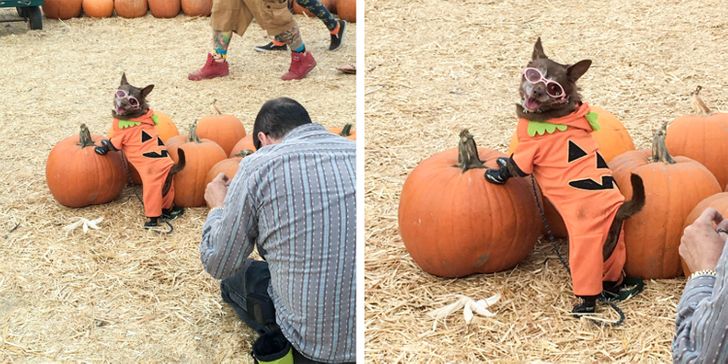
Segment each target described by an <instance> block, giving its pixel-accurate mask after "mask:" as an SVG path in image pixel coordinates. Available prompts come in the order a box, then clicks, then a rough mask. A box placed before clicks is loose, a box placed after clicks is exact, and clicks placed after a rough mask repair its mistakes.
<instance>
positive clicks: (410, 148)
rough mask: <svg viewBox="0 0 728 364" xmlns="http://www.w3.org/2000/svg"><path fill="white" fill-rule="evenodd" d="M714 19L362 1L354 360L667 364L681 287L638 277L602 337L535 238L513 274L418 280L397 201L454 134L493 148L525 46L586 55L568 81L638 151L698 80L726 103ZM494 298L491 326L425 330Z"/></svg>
mask: <svg viewBox="0 0 728 364" xmlns="http://www.w3.org/2000/svg"><path fill="white" fill-rule="evenodd" d="M727 15H728V9H726V7H725V6H722V4H721V3H720V2H719V1H704V2H697V1H692V2H682V1H667V2H660V4H659V5H656V3H654V2H652V1H623V0H617V1H608V2H602V1H584V2H570V1H522V0H515V1H481V0H478V1H472V0H466V1H438V0H413V1H408V2H404V3H403V2H398V3H395V2H391V1H383V0H367V1H366V19H367V24H366V25H367V36H366V47H365V52H366V67H367V73H366V91H365V94H366V120H365V125H366V162H365V163H366V191H365V193H366V197H365V201H366V250H365V251H366V253H365V267H366V275H365V288H366V292H365V297H366V303H365V307H366V310H365V312H366V319H365V321H366V354H367V359H368V360H367V361H368V362H382V363H384V362H403V363H404V362H407V363H412V362H433V363H440V362H483V361H486V362H531V361H533V362H539V361H545V362H552V363H585V362H611V361H615V362H629V363H638V362H646V363H649V362H668V361H670V360H671V359H670V343H671V339H672V336H673V332H674V317H675V307H676V305H677V302H678V300H679V297H680V294H681V291H682V288H683V286H684V279H674V280H661V281H649V282H647V289H646V291H645V292H644V293H643V294H642V295H641V296H639V297H637V298H635V299H633V300H631V301H629V302H627V303H625V304H623V305H622V308H623V310H624V311H625V312H626V314H627V321H626V323H625V324H624V325H623V326H621V327H618V328H614V329H600V328H598V327H596V326H595V325H593V324H591V323H589V322H583V321H579V320H576V319H573V318H571V317H570V316H569V315H568V311H569V310H570V308H571V306H572V305H573V304H574V303H575V300H574V298H573V296H572V294H571V288H570V285H569V277H568V276H567V274H566V272H565V270H564V268H563V267H561V265H560V263H559V262H558V260H557V259H556V256H555V255H554V254H553V253H552V250H551V248H550V246H549V245H545V243H543V242H542V243H540V245H538V246H537V248H536V250H535V252H534V253H533V254H531V256H530V257H529V258H527V259H526V260H525V261H524V262H523V263H522V264H521V265H519V266H518V267H517V268H515V269H513V270H511V271H507V272H502V273H497V274H489V275H476V276H472V277H468V278H463V279H440V278H437V277H433V276H431V275H428V274H426V273H424V272H423V271H422V270H421V269H419V268H418V267H417V266H416V265H415V263H414V262H413V261H412V259H411V258H410V256H409V255H408V253H407V251H406V250H405V249H404V245H403V243H402V241H401V239H400V237H399V234H398V230H397V208H398V200H399V193H400V191H401V188H402V184H403V183H404V180H405V178H406V176H407V174H408V173H409V172H410V171H411V170H412V169H413V168H414V167H415V166H416V165H417V163H419V162H420V161H422V160H423V159H425V158H427V157H428V156H430V155H432V154H434V153H436V152H438V151H441V150H444V149H449V148H454V147H455V146H456V145H457V141H458V138H457V134H458V132H459V131H460V130H461V129H462V128H468V129H469V130H470V131H471V133H472V134H473V135H475V137H476V141H477V142H478V143H479V145H480V146H485V147H489V148H495V149H498V150H501V151H506V150H507V145H508V144H507V143H508V141H509V138H510V137H511V135H512V132H513V129H514V125H515V116H514V115H515V106H514V103H515V102H516V101H517V87H518V84H519V72H520V70H521V69H522V67H523V66H524V65H525V64H526V62H527V60H528V59H529V57H530V55H531V50H532V47H533V43H534V41H535V40H536V37H538V36H541V37H542V39H543V42H544V47H545V51H546V54H547V55H549V56H551V57H552V58H554V59H555V60H557V61H561V62H562V63H567V62H576V61H578V60H581V59H584V58H590V59H592V60H593V61H594V63H593V65H592V67H591V69H590V70H589V71H588V72H587V73H586V75H585V76H584V77H583V78H582V79H581V80H580V81H579V84H580V85H581V86H582V88H583V95H584V97H585V100H587V101H589V102H590V103H592V104H595V105H600V106H603V107H605V108H606V109H607V110H610V111H611V112H612V113H614V114H615V115H617V116H618V117H619V118H620V120H622V121H623V122H624V124H625V126H626V127H627V129H628V130H629V132H630V134H631V135H632V137H633V139H634V141H635V144H636V145H637V146H638V148H646V147H648V142H649V137H650V135H651V133H652V132H653V130H654V129H655V128H656V127H657V126H658V125H660V123H662V122H663V121H665V120H671V119H674V118H675V117H677V116H678V115H682V114H685V113H689V112H691V107H690V100H689V93H690V92H691V91H692V90H693V89H694V88H695V86H696V85H703V86H704V87H705V91H706V95H705V97H706V98H707V99H708V100H710V103H711V104H712V105H713V107H714V108H715V109H717V110H726V109H728V93H726V92H725V90H726V86H728V78H726V77H725V75H726V73H727V72H728V69H727V68H726V63H725V60H724V57H723V54H724V43H725V42H724V39H725V37H726V36H727V35H728V21H726V19H728V17H727ZM432 193H437V191H432ZM648 194H649V191H648ZM503 213H508V212H507V211H504V212H503ZM644 228H646V229H659V228H660V227H659V226H645V227H644ZM495 293H501V294H502V295H503V299H502V300H501V302H499V303H498V304H496V306H495V307H494V310H495V311H496V313H497V316H496V317H495V318H492V319H486V318H480V317H476V318H475V319H474V321H473V322H472V323H471V325H470V326H469V327H467V326H466V325H465V324H464V322H463V319H462V315H454V316H451V317H450V318H448V319H447V320H446V321H445V322H444V324H445V326H443V325H442V324H440V325H439V326H438V328H437V329H436V330H434V331H433V330H432V324H433V322H432V321H431V320H430V319H429V318H428V317H427V315H426V312H428V311H430V310H432V309H435V308H440V307H442V306H444V305H446V304H449V303H451V302H453V301H455V299H456V298H455V295H456V294H465V295H468V296H471V297H474V298H476V299H477V298H485V297H488V296H490V295H492V294H495Z"/></svg>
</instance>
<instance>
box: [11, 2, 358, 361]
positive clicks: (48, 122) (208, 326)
mask: <svg viewBox="0 0 728 364" xmlns="http://www.w3.org/2000/svg"><path fill="white" fill-rule="evenodd" d="M14 13H15V9H7V8H4V9H0V14H3V15H12V14H14ZM296 18H297V20H298V21H299V24H300V25H301V28H302V32H303V36H304V40H305V41H306V45H307V48H308V49H309V50H311V51H312V52H313V54H314V56H315V58H316V59H317V61H318V67H317V68H316V69H315V70H314V71H313V72H312V73H311V74H310V75H309V77H308V78H306V79H304V80H302V81H295V82H284V81H281V80H280V79H279V77H280V76H281V75H282V74H283V73H284V72H286V71H287V70H288V65H289V62H290V56H289V54H288V53H285V52H284V53H278V54H259V53H256V52H254V51H253V46H254V45H258V44H265V43H266V42H268V40H269V38H268V36H267V35H266V34H265V32H264V31H262V30H261V29H260V28H259V27H258V26H257V25H252V26H251V27H250V28H249V31H248V34H246V36H245V37H244V38H239V37H235V38H234V40H233V42H232V45H231V48H230V52H231V56H230V61H231V77H227V78H224V79H217V80H212V81H204V82H200V83H193V82H191V81H188V80H187V79H186V76H187V73H188V72H190V71H193V70H195V69H197V68H198V67H199V66H201V65H202V63H203V62H204V59H205V54H206V52H207V51H208V50H210V47H211V44H210V29H209V23H208V19H207V18H188V17H185V16H178V17H177V18H173V19H165V20H162V19H155V18H153V17H151V16H149V15H148V16H146V17H144V18H139V19H131V20H126V19H122V18H117V17H114V18H109V19H101V20H95V19H90V18H77V19H71V20H67V21H62V22H61V21H56V20H45V22H44V30H42V31H28V30H26V27H25V25H24V24H23V23H0V52H2V55H0V74H2V83H0V91H2V95H3V96H2V97H0V134H2V135H3V136H4V137H5V139H4V142H3V143H2V145H1V146H0V165H2V170H0V180H1V181H3V182H2V185H3V188H2V194H1V195H0V239H1V240H0V241H1V243H0V256H2V257H3V259H1V260H0V362H13V361H21V362H26V361H27V362H49V361H64V362H65V361H82V362H116V363H124V362H185V363H187V362H192V363H200V362H238V363H239V362H248V361H252V360H250V359H249V352H250V348H251V344H252V341H253V340H254V337H255V335H254V334H253V332H252V331H250V330H249V329H247V328H246V327H245V326H244V325H243V324H242V323H240V322H239V320H238V319H237V317H236V316H235V314H234V312H233V311H232V310H231V309H229V308H228V307H226V306H224V305H223V302H222V300H221V299H220V295H219V288H218V282H217V281H216V280H214V279H212V278H210V276H209V275H208V274H207V273H205V272H204V270H203V268H202V265H201V264H200V260H199V251H198V244H199V238H200V231H201V227H202V224H203V222H204V220H205V217H206V211H207V210H206V209H204V208H196V209H190V210H187V212H186V214H185V215H184V216H183V217H182V218H180V219H179V220H175V221H174V222H173V225H174V228H175V231H174V233H173V234H172V235H169V236H159V235H157V234H156V233H153V232H148V231H144V230H143V229H142V224H143V223H144V217H143V212H142V207H141V203H140V202H139V201H138V199H137V197H136V196H135V194H134V189H133V188H127V189H126V190H125V191H124V193H123V195H122V196H121V198H120V199H118V200H117V201H115V202H113V203H110V204H107V205H102V206H96V207H88V208H82V209H70V208H65V207H63V206H60V205H59V204H58V203H56V202H55V200H54V199H53V198H52V196H51V195H50V193H49V191H48V188H47V187H46V183H45V161H46V158H47V156H48V153H49V151H50V149H51V147H52V146H53V145H54V144H55V143H56V142H58V141H59V140H61V139H62V138H65V137H67V136H69V135H71V134H74V133H78V129H79V125H80V124H81V123H86V124H87V125H88V126H89V128H90V129H91V131H92V133H98V134H105V133H106V131H107V130H108V129H109V127H110V125H111V117H110V111H111V105H112V97H113V96H112V95H113V92H114V90H115V89H116V86H117V85H118V84H119V80H120V77H121V73H122V71H126V74H127V77H128V79H129V82H130V83H132V84H133V85H137V86H142V85H146V84H149V83H153V84H155V88H154V91H153V92H152V94H151V95H150V97H149V101H150V104H151V105H152V107H154V108H155V109H157V110H160V111H164V112H165V113H167V114H169V115H171V117H172V119H173V120H174V121H175V123H176V124H177V126H178V127H179V129H180V131H186V130H187V128H188V126H189V125H190V124H191V123H192V122H193V121H194V120H196V119H197V118H200V117H202V116H205V115H207V114H209V113H210V112H211V111H210V107H209V105H210V103H211V102H212V100H213V99H217V100H218V106H219V107H220V108H221V109H222V110H223V111H224V112H227V113H232V114H234V115H236V116H237V117H239V118H240V119H241V120H242V121H243V123H244V125H245V127H246V129H247V130H248V131H250V130H251V129H252V123H253V119H254V117H255V115H256V114H257V112H258V110H259V108H260V106H261V105H262V104H263V102H265V101H266V100H268V99H270V98H274V97H279V96H289V97H292V98H294V99H296V100H298V101H299V102H301V103H302V104H303V105H304V106H305V107H306V108H307V109H308V111H309V113H310V114H311V116H312V118H313V119H314V121H317V122H320V123H322V124H324V125H325V126H327V127H334V126H341V125H343V124H344V123H347V122H354V120H355V92H356V85H355V78H354V77H353V76H349V75H341V74H338V73H337V71H336V70H335V68H336V67H337V66H340V65H343V64H347V63H353V62H355V58H356V52H355V42H356V25H355V24H350V26H349V28H348V29H347V35H346V37H347V38H346V40H345V44H344V46H343V48H342V49H340V50H339V51H337V52H329V51H328V50H327V49H328V44H329V35H328V31H327V30H326V28H325V27H324V25H323V24H322V23H321V22H319V21H318V20H317V19H306V18H304V17H303V16H297V17H296ZM77 216H78V217H85V218H89V219H95V218H97V217H104V221H103V222H102V223H101V230H98V231H90V232H89V233H88V234H83V233H82V232H81V231H80V229H79V230H76V231H75V232H74V233H73V234H70V235H68V236H65V232H64V231H63V230H62V228H63V226H65V225H67V224H69V223H71V222H73V221H75V217H77ZM16 225H17V228H15V227H16Z"/></svg>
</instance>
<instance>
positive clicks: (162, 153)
mask: <svg viewBox="0 0 728 364" xmlns="http://www.w3.org/2000/svg"><path fill="white" fill-rule="evenodd" d="M151 139H152V136H151V135H149V134H147V133H146V132H145V131H144V130H142V143H145V142H147V141H149V140H151ZM157 146H159V147H162V148H160V149H161V150H159V151H153V152H147V153H144V154H142V155H143V156H145V157H147V158H167V156H169V153H167V149H165V148H164V142H163V141H162V139H160V138H159V137H157Z"/></svg>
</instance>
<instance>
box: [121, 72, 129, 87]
mask: <svg viewBox="0 0 728 364" xmlns="http://www.w3.org/2000/svg"><path fill="white" fill-rule="evenodd" d="M128 84H129V82H126V72H124V73H122V74H121V85H122V86H124V85H128Z"/></svg>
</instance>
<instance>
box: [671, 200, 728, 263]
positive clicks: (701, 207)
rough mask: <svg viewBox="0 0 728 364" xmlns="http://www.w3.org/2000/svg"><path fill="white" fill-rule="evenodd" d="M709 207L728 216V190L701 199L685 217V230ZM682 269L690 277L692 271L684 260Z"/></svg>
mask: <svg viewBox="0 0 728 364" xmlns="http://www.w3.org/2000/svg"><path fill="white" fill-rule="evenodd" d="M708 207H712V208H714V209H716V210H718V212H720V214H721V215H723V217H725V218H728V192H720V193H716V194H715V195H712V196H709V197H707V198H706V199H704V200H703V201H700V203H698V205H697V206H695V208H693V210H692V211H690V214H688V217H687V218H686V219H685V223H684V224H683V230H684V229H685V228H686V227H688V225H690V224H692V223H694V222H695V220H696V219H697V218H698V216H700V214H702V213H703V211H705V209H707V208H708ZM682 269H683V273H685V276H686V277H689V276H690V274H691V273H692V272H691V271H690V269H688V266H687V264H685V262H682Z"/></svg>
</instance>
